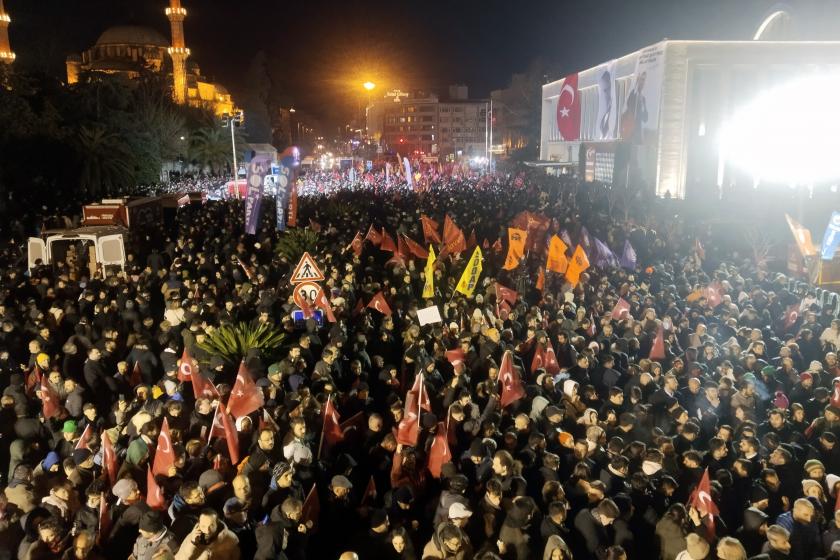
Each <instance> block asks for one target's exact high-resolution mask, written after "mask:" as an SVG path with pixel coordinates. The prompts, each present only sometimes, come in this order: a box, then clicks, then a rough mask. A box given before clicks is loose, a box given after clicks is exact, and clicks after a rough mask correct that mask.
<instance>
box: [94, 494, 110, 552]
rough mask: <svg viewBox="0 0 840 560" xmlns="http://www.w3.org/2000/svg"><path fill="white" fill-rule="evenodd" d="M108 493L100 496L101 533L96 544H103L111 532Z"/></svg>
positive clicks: (97, 536)
mask: <svg viewBox="0 0 840 560" xmlns="http://www.w3.org/2000/svg"><path fill="white" fill-rule="evenodd" d="M107 495H108V493H107V492H102V494H100V495H99V532H98V534H97V535H96V542H97V543H100V544H101V543H103V542H105V539H107V538H108V534H109V533H110V532H111V515H110V513H109V512H110V509H111V508H110V507H109V506H108V499H107V498H106V496H107Z"/></svg>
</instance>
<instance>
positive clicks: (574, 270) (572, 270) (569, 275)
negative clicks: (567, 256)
mask: <svg viewBox="0 0 840 560" xmlns="http://www.w3.org/2000/svg"><path fill="white" fill-rule="evenodd" d="M587 268H589V258H588V257H587V256H586V252H585V251H584V250H583V247H581V246H580V245H578V246H577V247H575V252H574V254H573V255H572V260H571V262H569V268H567V269H566V280H568V281H569V283H570V284H571V285H572V286H576V285H577V283H578V282H580V275H581V273H582V272H583V271H584V270H586V269H587Z"/></svg>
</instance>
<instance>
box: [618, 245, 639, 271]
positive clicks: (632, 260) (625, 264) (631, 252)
mask: <svg viewBox="0 0 840 560" xmlns="http://www.w3.org/2000/svg"><path fill="white" fill-rule="evenodd" d="M621 267H622V268H626V269H628V270H636V250H635V249H633V246H632V245H630V240H629V239H625V240H624V253H622V254H621Z"/></svg>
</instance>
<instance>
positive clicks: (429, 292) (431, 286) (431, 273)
mask: <svg viewBox="0 0 840 560" xmlns="http://www.w3.org/2000/svg"><path fill="white" fill-rule="evenodd" d="M436 260H437V257H435V249H434V247H432V246H431V245H429V257H428V258H427V259H426V268H425V272H426V283H425V284H424V285H423V297H424V298H431V297H435V261H436Z"/></svg>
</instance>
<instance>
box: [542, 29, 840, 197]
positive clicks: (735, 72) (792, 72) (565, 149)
mask: <svg viewBox="0 0 840 560" xmlns="http://www.w3.org/2000/svg"><path fill="white" fill-rule="evenodd" d="M838 60H840V42H833V41H765V40H754V41H670V40H666V41H661V42H659V43H656V44H654V45H651V46H649V47H645V48H643V49H641V50H639V51H636V52H633V53H629V54H626V55H624V56H622V57H620V58H617V59H614V60H611V61H607V62H604V63H602V64H600V65H598V66H594V67H592V68H588V69H586V70H582V71H580V72H578V73H575V74H572V75H570V76H567V77H565V78H563V79H562V80H557V81H555V82H552V83H549V84H546V85H544V86H543V95H542V122H541V140H540V159H541V160H544V161H551V162H555V163H557V164H558V165H568V167H569V169H573V170H576V171H577V172H578V173H579V174H580V175H581V176H582V177H583V178H584V179H585V180H594V181H601V182H605V183H612V184H617V185H624V184H631V185H637V186H643V187H646V188H650V189H652V190H653V192H655V193H656V194H657V195H658V196H662V197H674V198H686V196H691V197H693V196H709V195H712V196H716V195H717V193H718V188H719V187H720V185H721V179H722V178H723V179H725V180H726V182H727V185H729V184H731V183H732V182H733V181H742V180H744V178H742V177H738V175H737V173H736V172H735V170H733V169H732V168H731V166H728V165H726V162H725V160H723V159H721V158H722V156H721V150H720V138H721V133H722V130H723V129H724V127H725V126H726V124H727V122H729V120H730V119H731V118H732V116H733V115H734V114H735V113H736V112H737V111H738V110H739V109H741V108H742V107H744V106H745V105H747V104H749V103H750V102H752V101H753V100H754V99H756V97H757V96H758V95H760V94H762V93H763V92H766V91H768V90H771V89H773V88H775V87H778V86H780V85H782V84H785V83H788V82H791V81H792V80H795V79H796V78H797V77H801V76H805V75H808V74H814V73H816V74H821V73H832V72H837V71H838V69H840V64H838V62H837V61H838ZM783 109H784V108H783ZM572 118H576V119H577V121H576V122H575V125H576V126H574V127H573V129H572V128H569V127H568V122H569V121H570V119H572ZM780 125H781V121H780ZM749 180H750V181H752V179H751V178H750V179H749Z"/></svg>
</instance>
